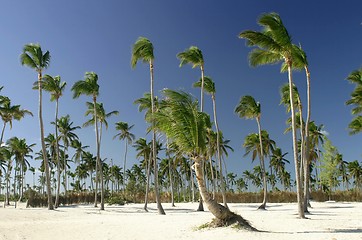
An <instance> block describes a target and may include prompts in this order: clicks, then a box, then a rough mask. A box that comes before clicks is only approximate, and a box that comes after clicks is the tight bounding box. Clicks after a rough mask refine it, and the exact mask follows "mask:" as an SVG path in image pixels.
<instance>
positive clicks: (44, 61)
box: [20, 43, 54, 210]
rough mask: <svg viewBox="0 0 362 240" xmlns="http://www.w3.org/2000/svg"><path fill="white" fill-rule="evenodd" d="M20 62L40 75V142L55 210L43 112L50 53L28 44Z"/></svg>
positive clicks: (50, 196) (48, 190)
mask: <svg viewBox="0 0 362 240" xmlns="http://www.w3.org/2000/svg"><path fill="white" fill-rule="evenodd" d="M20 61H21V64H22V65H26V66H28V67H30V68H32V69H34V70H35V71H36V72H37V73H38V92H39V125H40V141H41V148H42V153H43V159H44V163H45V178H46V185H47V195H48V209H49V210H53V209H54V206H53V200H52V192H51V185H50V172H49V161H48V157H47V154H46V148H45V142H44V125H43V112H42V101H43V100H42V99H43V94H42V89H43V87H42V78H43V76H42V74H43V70H44V69H46V68H48V67H49V63H50V53H49V51H46V52H45V53H43V51H42V49H41V47H40V45H39V44H33V43H30V44H26V45H25V46H24V48H23V53H22V54H21V55H20Z"/></svg>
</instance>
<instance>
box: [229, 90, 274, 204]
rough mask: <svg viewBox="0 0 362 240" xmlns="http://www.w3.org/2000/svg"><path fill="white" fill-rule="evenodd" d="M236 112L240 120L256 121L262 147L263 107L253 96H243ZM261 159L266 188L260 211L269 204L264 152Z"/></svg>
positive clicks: (261, 152) (260, 155)
mask: <svg viewBox="0 0 362 240" xmlns="http://www.w3.org/2000/svg"><path fill="white" fill-rule="evenodd" d="M234 112H235V113H236V114H238V115H239V117H240V118H246V119H255V120H256V123H257V125H258V133H259V134H258V135H259V146H262V145H263V143H262V141H263V140H262V133H261V131H262V129H261V126H260V118H261V106H260V103H259V102H256V101H255V99H254V98H253V97H252V96H249V95H247V96H243V97H242V98H241V99H240V102H239V103H238V105H237V106H236V108H235V110H234ZM259 157H260V167H261V171H262V176H263V186H264V189H263V190H264V198H263V202H262V204H261V205H260V206H259V209H264V210H265V207H266V202H267V194H268V189H267V181H266V170H265V163H264V153H263V151H260V152H259Z"/></svg>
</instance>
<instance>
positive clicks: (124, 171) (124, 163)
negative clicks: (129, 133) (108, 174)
mask: <svg viewBox="0 0 362 240" xmlns="http://www.w3.org/2000/svg"><path fill="white" fill-rule="evenodd" d="M124 142H125V146H124V149H125V151H124V161H123V194H124V195H125V194H126V164H127V139H125V141H124Z"/></svg>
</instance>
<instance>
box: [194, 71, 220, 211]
mask: <svg viewBox="0 0 362 240" xmlns="http://www.w3.org/2000/svg"><path fill="white" fill-rule="evenodd" d="M202 84H204V89H205V91H206V92H207V93H209V94H211V99H212V106H213V113H214V124H215V128H216V153H217V160H218V164H219V177H220V181H221V194H222V197H223V203H224V206H225V207H227V201H226V195H225V182H224V177H223V173H222V163H221V149H220V139H221V138H220V130H219V124H218V121H217V114H216V88H215V83H214V82H213V81H212V79H211V78H210V77H208V76H205V77H204V79H202V78H201V79H200V80H199V81H198V82H196V83H194V87H202Z"/></svg>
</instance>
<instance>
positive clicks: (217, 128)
mask: <svg viewBox="0 0 362 240" xmlns="http://www.w3.org/2000/svg"><path fill="white" fill-rule="evenodd" d="M211 98H212V105H213V109H214V111H213V112H214V122H215V128H216V151H217V160H218V162H219V167H220V174H219V176H220V181H221V195H222V200H223V204H224V206H225V207H226V208H227V207H228V205H227V201H226V194H225V190H226V189H225V188H226V187H225V181H224V177H223V174H222V164H221V151H220V130H219V124H218V122H217V115H216V99H215V94H212V97H211ZM211 171H212V168H211Z"/></svg>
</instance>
